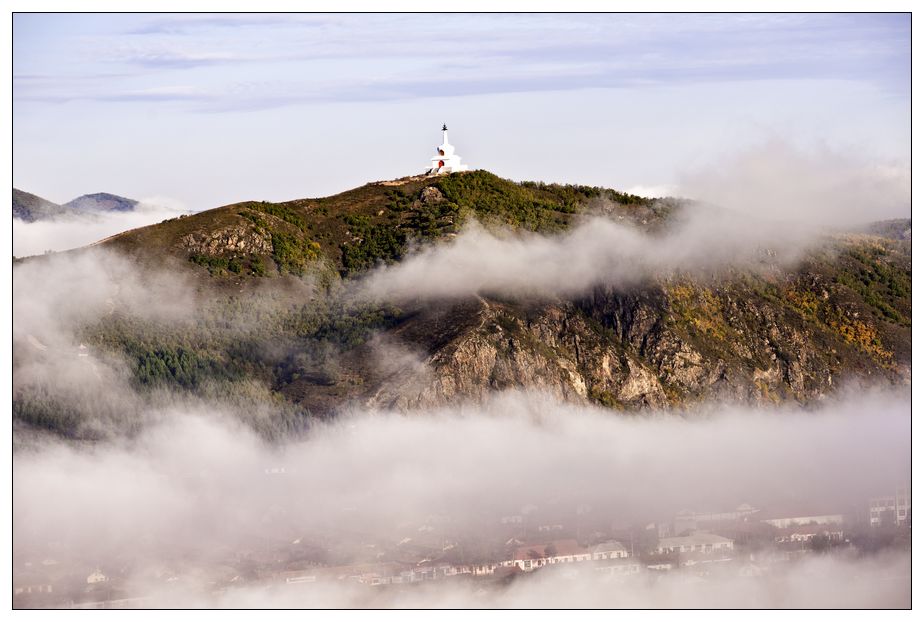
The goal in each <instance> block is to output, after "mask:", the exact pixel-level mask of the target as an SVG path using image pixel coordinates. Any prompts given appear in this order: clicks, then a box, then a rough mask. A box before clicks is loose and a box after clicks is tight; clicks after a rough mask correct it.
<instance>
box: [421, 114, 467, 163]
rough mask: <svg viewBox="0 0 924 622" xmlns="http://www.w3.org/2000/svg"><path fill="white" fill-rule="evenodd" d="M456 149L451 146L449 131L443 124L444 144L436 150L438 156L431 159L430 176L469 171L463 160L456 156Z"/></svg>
mask: <svg viewBox="0 0 924 622" xmlns="http://www.w3.org/2000/svg"><path fill="white" fill-rule="evenodd" d="M455 151H456V148H455V147H453V146H452V145H450V144H449V130H448V129H446V124H445V123H444V124H443V144H442V145H440V146H439V147H437V148H436V155H435V156H433V157H432V158H431V159H430V168H429V169H427V174H428V175H442V174H443V173H456V172H458V171H467V170H468V166H466V165H464V164H462V158H460V157H459V156H457V155H456V153H455Z"/></svg>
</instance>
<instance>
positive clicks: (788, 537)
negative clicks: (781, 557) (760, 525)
mask: <svg viewBox="0 0 924 622" xmlns="http://www.w3.org/2000/svg"><path fill="white" fill-rule="evenodd" d="M817 537H822V538H827V539H828V540H833V541H836V542H840V541H841V540H843V539H844V530H843V529H842V528H840V527H837V526H836V525H823V524H809V525H790V526H787V527H785V528H783V529H781V533H780V534H778V535H777V536H776V541H777V542H778V543H780V544H782V543H786V542H801V543H807V542H810V541H811V540H812V539H813V538H817Z"/></svg>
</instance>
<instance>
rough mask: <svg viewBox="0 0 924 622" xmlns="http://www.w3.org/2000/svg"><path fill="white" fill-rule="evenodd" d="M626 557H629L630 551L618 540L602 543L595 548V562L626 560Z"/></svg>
mask: <svg viewBox="0 0 924 622" xmlns="http://www.w3.org/2000/svg"><path fill="white" fill-rule="evenodd" d="M626 557H629V551H628V550H627V549H626V547H625V545H623V543H622V542H618V541H616V540H609V541H607V542H601V543H600V544H598V545H597V546H595V547H594V548H593V558H594V559H595V560H601V559H624V558H626Z"/></svg>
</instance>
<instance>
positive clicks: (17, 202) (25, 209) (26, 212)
mask: <svg viewBox="0 0 924 622" xmlns="http://www.w3.org/2000/svg"><path fill="white" fill-rule="evenodd" d="M66 211H67V210H66V209H65V208H64V207H63V206H61V205H58V204H57V203H52V202H51V201H49V200H48V199H43V198H42V197H40V196H37V195H34V194H32V193H29V192H23V191H22V190H17V189H16V188H13V218H19V219H20V220H24V221H26V222H35V221H36V220H44V219H46V218H54V217H55V216H60V215H61V214H63V213H65V212H66Z"/></svg>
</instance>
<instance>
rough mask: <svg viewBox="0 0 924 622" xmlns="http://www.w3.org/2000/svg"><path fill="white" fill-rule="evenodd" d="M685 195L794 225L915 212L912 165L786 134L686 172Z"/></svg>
mask: <svg viewBox="0 0 924 622" xmlns="http://www.w3.org/2000/svg"><path fill="white" fill-rule="evenodd" d="M676 191H677V192H678V194H680V195H682V196H686V197H690V198H694V199H697V200H700V201H704V202H707V203H713V204H716V205H719V206H722V207H724V208H727V209H731V210H734V211H736V212H739V213H743V214H748V215H751V216H761V217H764V218H771V219H776V220H780V221H787V222H791V223H793V225H794V226H798V225H807V226H819V225H820V226H826V227H835V228H836V227H841V228H845V227H850V226H853V225H857V224H863V223H867V222H871V221H874V220H884V219H889V218H908V217H910V216H911V167H910V165H909V164H908V163H907V162H905V163H901V162H883V161H877V160H874V159H872V158H869V157H865V156H864V155H861V154H859V153H857V152H855V151H849V150H837V151H835V150H834V149H832V148H830V147H828V146H825V145H818V146H815V147H814V148H800V147H797V146H796V145H795V144H793V143H792V142H789V141H785V140H782V139H779V138H776V139H771V140H767V141H765V142H763V143H759V144H756V145H753V146H750V147H747V148H744V149H741V150H739V151H736V152H733V153H731V154H728V155H727V156H726V157H724V158H721V157H720V158H717V159H716V160H715V161H713V162H710V163H709V164H708V165H706V166H703V167H701V168H693V169H691V170H688V171H686V172H684V173H682V174H681V175H680V176H679V180H678V183H677V186H676Z"/></svg>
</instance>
